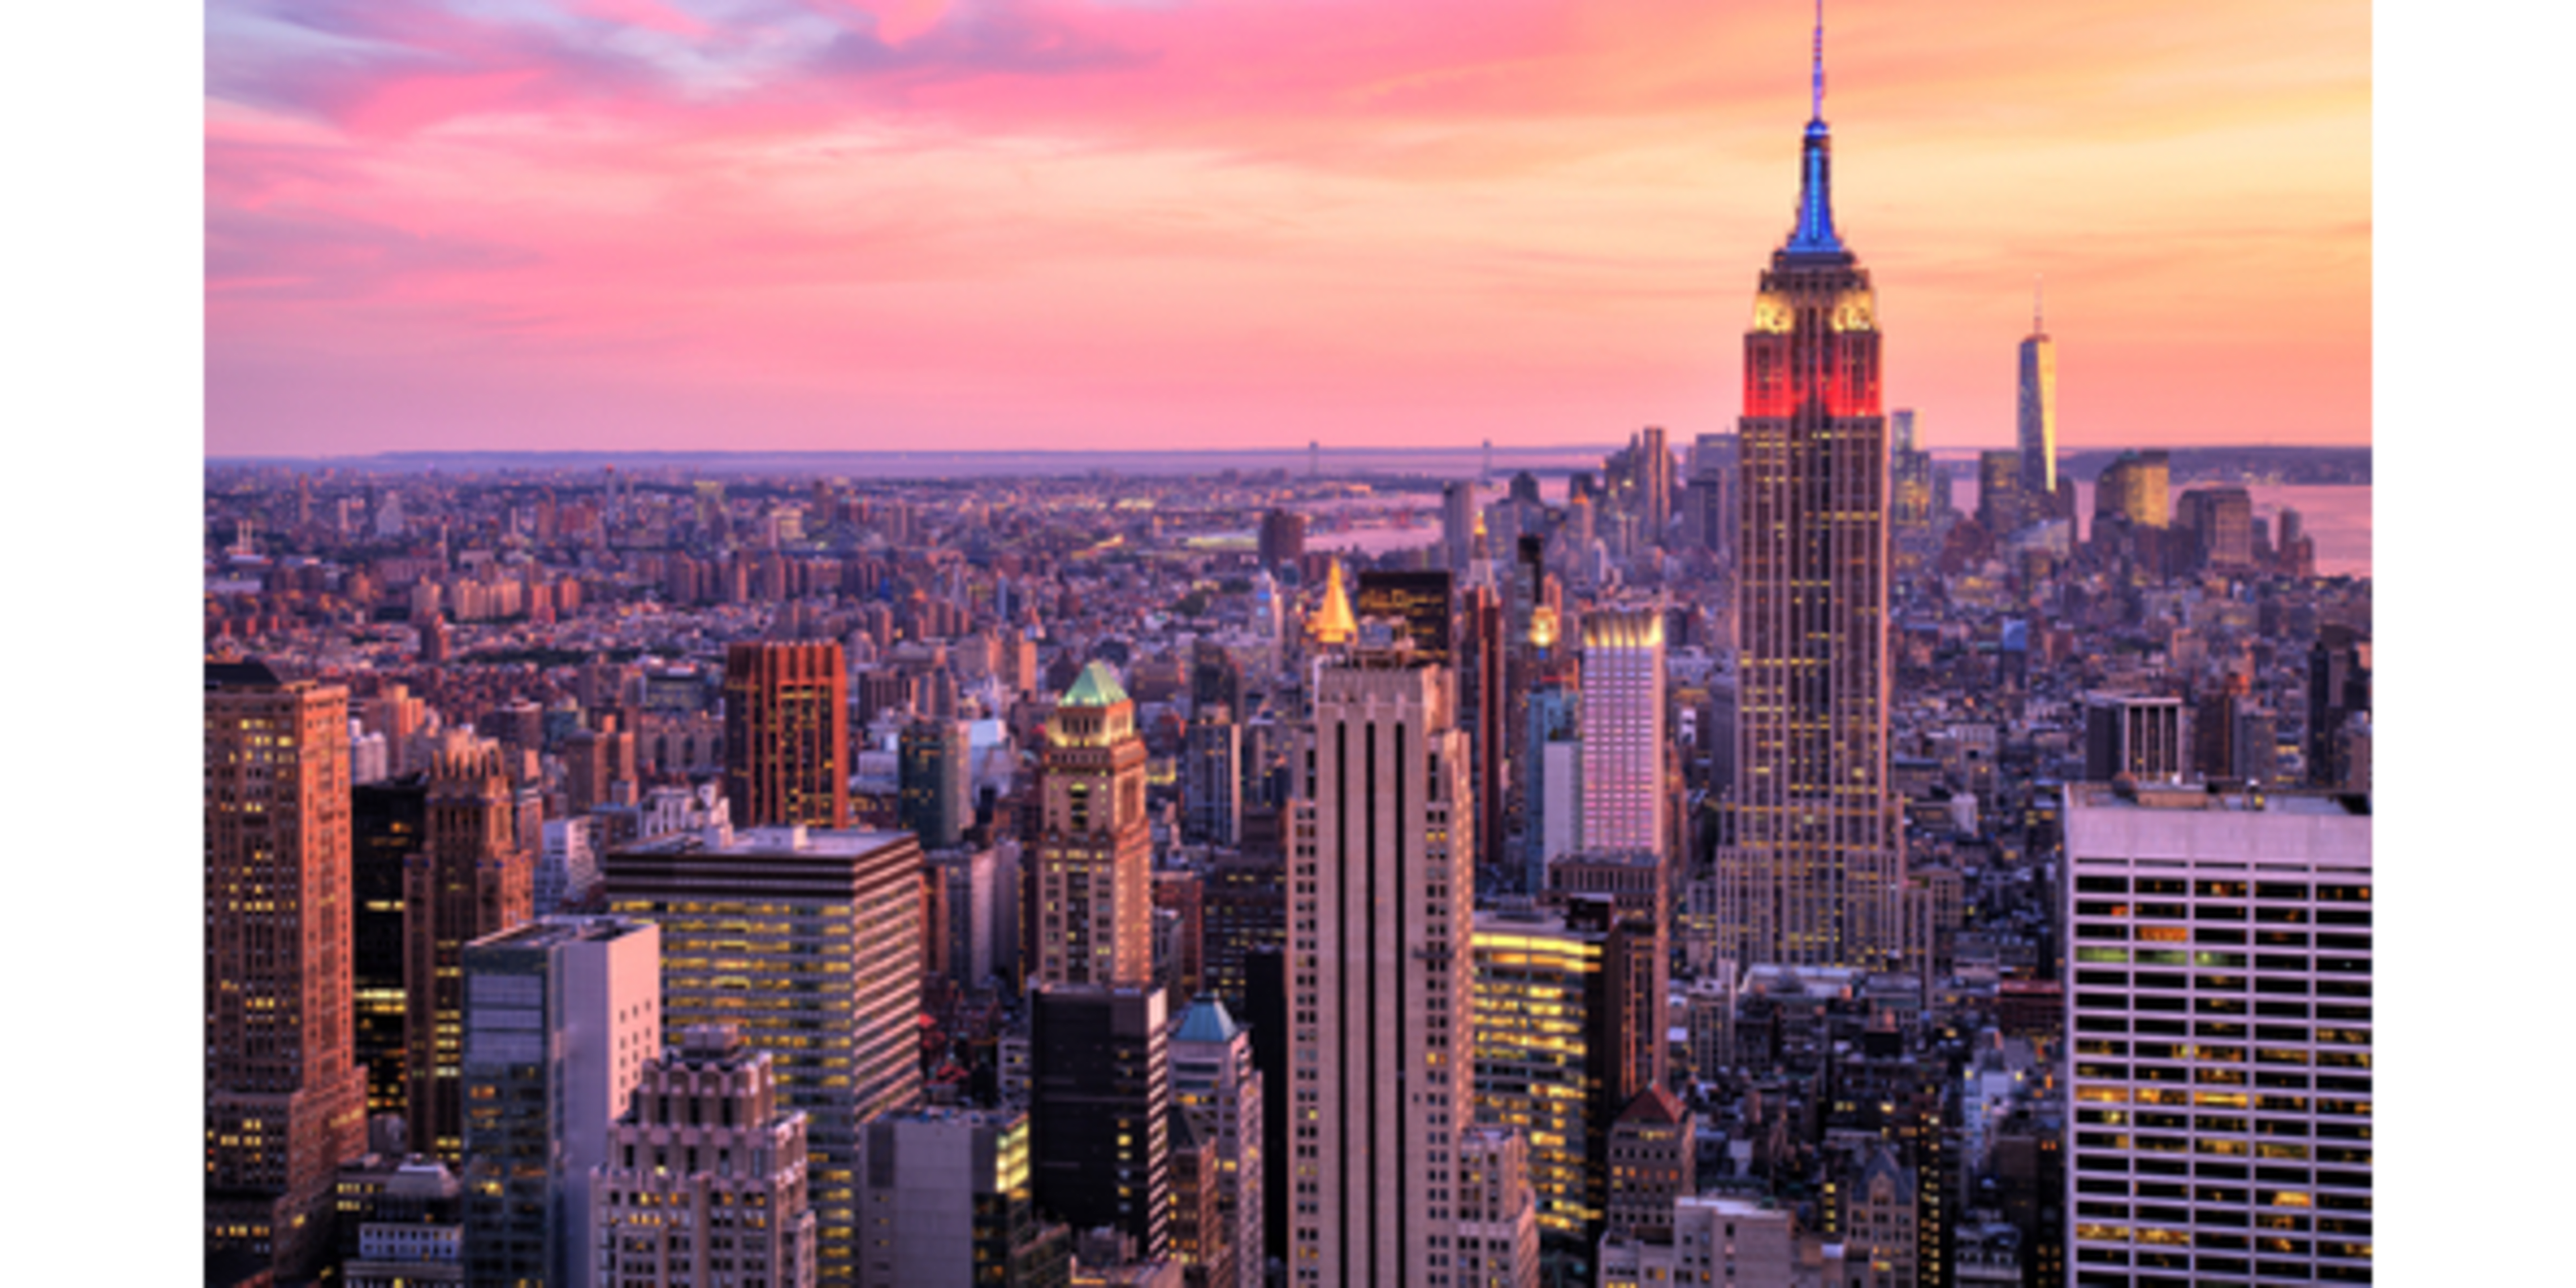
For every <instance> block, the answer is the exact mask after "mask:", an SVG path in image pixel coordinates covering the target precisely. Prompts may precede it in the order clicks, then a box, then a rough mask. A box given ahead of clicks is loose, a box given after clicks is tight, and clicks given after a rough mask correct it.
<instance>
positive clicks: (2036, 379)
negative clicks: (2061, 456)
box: [2016, 297, 2057, 500]
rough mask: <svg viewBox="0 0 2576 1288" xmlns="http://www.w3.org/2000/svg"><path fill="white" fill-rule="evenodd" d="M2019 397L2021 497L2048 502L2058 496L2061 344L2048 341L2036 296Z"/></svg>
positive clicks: (2024, 344)
mask: <svg viewBox="0 0 2576 1288" xmlns="http://www.w3.org/2000/svg"><path fill="white" fill-rule="evenodd" d="M2019 395H2020V396H2019V398H2018V399H2017V400H2016V410H2017V412H2018V415H2017V417H2016V420H2017V422H2018V426H2019V429H2020V433H2019V434H2018V435H2017V437H2016V442H2017V444H2018V446H2019V447H2020V448H2021V480H2020V481H2021V494H2022V495H2023V496H2026V497H2030V498H2032V499H2034V500H2044V499H2046V498H2049V497H2054V496H2056V495H2057V342H2056V341H2055V340H2052V339H2050V338H2048V327H2047V326H2046V325H2044V324H2043V323H2042V321H2041V316H2040V310H2039V302H2038V300H2037V298H2036V297H2034V298H2033V299H2032V301H2031V310H2030V334H2029V335H2027V336H2024V337H2022V342H2021V381H2020V385H2019Z"/></svg>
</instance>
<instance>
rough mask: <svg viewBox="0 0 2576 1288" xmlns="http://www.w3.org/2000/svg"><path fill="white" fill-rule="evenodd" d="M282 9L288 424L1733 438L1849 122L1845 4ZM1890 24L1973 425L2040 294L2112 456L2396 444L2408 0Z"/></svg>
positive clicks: (247, 396)
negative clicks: (2117, 447) (1814, 138)
mask: <svg viewBox="0 0 2576 1288" xmlns="http://www.w3.org/2000/svg"><path fill="white" fill-rule="evenodd" d="M236 7H237V6H233V5H226V4H219V5H218V6H217V12H218V15H219V16H220V15H222V14H223V13H225V12H226V11H227V10H230V9H233V8H236ZM271 12H272V13H273V14H275V15H283V17H282V18H272V22H285V23H287V24H288V28H289V29H291V30H292V31H293V32H294V33H296V34H295V36H294V38H293V39H289V38H287V37H286V36H284V35H280V34H278V30H277V29H275V28H260V29H258V30H259V31H261V32H265V33H267V34H264V35H262V34H242V32H243V29H241V28H238V27H234V26H228V25H226V24H224V23H222V22H215V23H211V24H210V29H209V31H210V34H209V78H208V80H209V86H210V95H211V98H210V102H209V104H208V124H207V154H206V155H207V162H206V164H207V179H206V181H207V218H208V304H207V308H208V348H209V352H208V372H209V401H208V408H209V435H210V440H209V441H210V443H239V444H242V445H243V446H242V448H241V450H249V447H250V445H253V444H255V443H256V442H259V441H265V440H264V439H262V437H261V436H263V435H272V434H287V433H308V434H309V433H320V432H323V431H322V430H321V429H320V428H319V427H320V426H322V425H324V424H329V425H336V426H339V427H340V429H339V430H338V431H336V432H343V433H347V434H350V435H352V436H353V437H352V438H351V440H350V441H352V442H375V441H378V440H379V439H383V441H395V439H396V438H399V436H401V435H418V434H421V433H426V432H428V431H429V427H431V426H434V425H439V424H447V425H449V426H450V430H449V431H448V432H450V433H451V434H457V433H462V434H475V433H487V434H491V435H495V436H496V437H495V439H494V441H496V442H500V443H509V442H527V443H544V442H553V441H569V440H565V439H564V436H565V435H572V434H576V433H583V434H587V433H599V432H610V431H606V430H600V429H597V428H595V427H596V426H598V425H603V424H610V423H614V424H615V425H617V426H619V428H618V429H617V430H615V431H614V432H617V433H622V434H638V435H641V434H648V433H649V434H653V435H661V436H664V437H668V436H671V435H684V434H685V433H686V432H688V430H687V427H686V423H685V422H686V418H687V417H688V416H691V415H696V414H698V413H696V412H694V411H687V410H685V409H702V408H709V407H719V408H721V407H731V408H736V409H739V416H738V417H736V418H735V420H734V421H733V422H731V423H733V424H734V425H735V428H733V429H731V430H728V431H727V432H729V433H734V434H748V433H755V432H757V433H765V434H772V435H775V436H778V437H780V438H781V440H782V442H783V441H785V440H787V439H795V440H796V441H798V442H806V441H840V440H838V439H835V438H833V436H834V435H847V434H851V433H860V432H865V433H904V432H924V431H925V430H928V429H930V428H931V427H934V426H938V427H946V428H943V429H941V430H939V431H938V432H949V431H950V430H953V431H954V432H956V433H968V432H970V431H971V433H974V434H983V435H988V436H992V441H993V442H994V444H995V445H1007V443H1009V442H1017V441H1037V442H1044V441H1055V440H1056V439H1058V438H1061V437H1063V436H1066V435H1079V434H1109V433H1113V432H1116V433H1143V434H1160V435H1163V436H1165V437H1166V438H1172V439H1175V440H1176V441H1177V439H1178V438H1183V437H1186V436H1187V435H1188V434H1191V433H1203V432H1206V427H1208V426H1211V425H1227V426H1231V427H1234V429H1232V430H1230V431H1229V432H1246V433H1248V432H1252V431H1253V429H1254V428H1255V427H1258V428H1259V430H1260V432H1262V433H1265V434H1271V435H1273V436H1274V437H1276V438H1277V439H1278V441H1303V439H1304V438H1306V437H1310V436H1312V434H1313V432H1314V430H1315V426H1314V425H1311V424H1309V425H1306V426H1305V427H1304V428H1301V427H1300V425H1301V423H1302V422H1301V420H1300V418H1301V417H1310V418H1316V419H1317V420H1319V421H1321V422H1323V423H1329V424H1331V425H1333V426H1335V427H1347V428H1348V431H1349V432H1354V433H1356V432H1361V429H1360V427H1362V426H1367V427H1369V432H1377V433H1383V434H1390V435H1394V436H1397V437H1415V436H1428V435H1432V434H1435V433H1438V434H1453V435H1463V436H1466V437H1469V438H1475V437H1489V436H1490V437H1495V438H1497V439H1499V440H1502V441H1514V440H1515V439H1518V440H1519V441H1551V442H1554V441H1565V440H1567V439H1568V438H1580V437H1585V436H1588V435H1598V436H1601V437H1605V438H1607V437H1616V436H1618V435H1621V434H1624V433H1626V432H1627V431H1628V430H1629V429H1632V428H1634V426H1635V425H1636V424H1643V423H1649V422H1663V423H1667V424H1670V425H1673V426H1674V427H1675V432H1686V431H1705V430H1712V429H1721V428H1725V427H1727V426H1728V424H1729V423H1730V422H1731V420H1732V417H1733V414H1734V407H1733V406H1732V400H1733V388H1734V383H1733V382H1734V371H1733V364H1734V362H1735V341H1734V339H1733V335H1734V333H1735V332H1736V331H1737V330H1738V329H1740V328H1741V326H1742V325H1743V324H1744V316H1745V309H1746V307H1747V300H1748V298H1749V293H1750V288H1751V281H1752V278H1753V275H1754V273H1755V272H1756V271H1757V270H1758V268H1759V265H1760V263H1761V262H1762V259H1763V257H1764V255H1766V254H1767V252H1768V250H1769V249H1770V247H1771V246H1772V245H1774V244H1776V243H1777V241H1778V239H1779V237H1780V235H1781V234H1782V233H1783V232H1784V231H1785V230H1786V227H1787V224H1788V219H1789V213H1790V207H1791V203H1792V202H1793V200H1794V198H1795V184H1796V179H1795V172H1794V151H1795V147H1796V130H1797V125H1798V123H1799V121H1800V120H1801V119H1803V117H1804V114H1805V110H1806V99H1805V72H1806V68H1805V65H1804V51H1805V32H1804V24H1805V22H1806V16H1805V10H1804V9H1803V8H1801V7H1799V6H1794V5H1791V6H1772V7H1769V8H1765V9H1761V10H1752V9H1747V8H1744V7H1739V6H1707V5H1704V4H1685V3H1656V2H1653V0H1630V2H1627V3H1609V4H1587V5H1572V4H1560V3H1550V2H1547V0H1477V2H1475V3H1437V2H1435V3H1423V4H1397V5H1389V4H1385V3H1382V2H1376V0H1372V2H1370V3H1359V2H1357V0H1297V2H1294V3H1292V2H1290V0H1238V2H1236V3H1226V4H1178V3H1176V4H1171V5H1164V6H1154V5H1146V4H1112V3H1088V4H1086V3H1076V2H1071V0H953V2H952V3H944V4H943V3H908V2H905V0H888V2H887V3H874V4H856V3H846V2H841V0H767V2H765V3H760V2H755V3H737V4H733V5H729V6H727V7H725V8H724V9H722V10H719V9H717V8H715V7H712V6H707V5H699V4H694V3H693V2H692V0H583V2H582V3H578V4H570V5H564V6H558V7H555V8H552V9H548V8H545V7H542V6H537V5H533V4H531V5H529V6H527V7H526V8H525V9H523V10H515V11H506V13H505V11H502V10H497V9H493V8H490V7H484V6H478V7H477V8H476V9H475V10H474V11H473V13H472V14H470V15H468V14H463V13H459V12H454V11H449V10H445V9H442V8H440V7H438V6H436V5H419V4H408V5H407V4H394V3H386V2H385V0H375V2H373V3H368V4H330V3H303V4H292V5H283V6H277V7H274V8H273V9H272V11H271ZM720 16H721V17H722V18H723V20H722V21H719V17H720ZM1836 18H1837V26H1836V28H1835V30H1834V32H1833V33H1832V34H1831V36H1830V37H1829V47H1830V51H1831V56H1832V58H1833V60H1834V61H1833V63H1832V69H1831V74H1832V81H1831V85H1830V93H1829V98H1828V104H1827V114H1828V116H1829V117H1830V118H1831V119H1832V120H1833V121H1834V123H1835V128H1836V146H1837V154H1836V155H1837V198H1838V205H1839V213H1840V215H1841V222H1842V225H1843V228H1844V231H1845V233H1846V235H1847V236H1848V237H1850V238H1851V239H1852V240H1853V242H1854V244H1855V245H1856V246H1857V247H1858V248H1859V250H1860V252H1861V253H1862V255H1863V256H1864V258H1865V259H1866V260H1867V261H1868V262H1869V263H1870V264H1871V265H1872V266H1873V269H1874V271H1875V272H1876V273H1877V274H1878V280H1879V284H1880V290H1881V293H1882V314H1883V316H1885V317H1887V318H1888V319H1889V320H1890V326H1891V341H1890V346H1889V362H1890V376H1891V385H1892V388H1893V391H1894V393H1895V396H1896V399H1897V401H1899V402H1911V403H1914V404H1916V405H1919V406H1921V407H1922V408H1923V409H1924V412H1925V418H1926V424H1927V426H1929V427H1931V429H1932V432H1933V434H1934V437H1935V441H2002V440H2003V438H2004V437H2005V431H2004V429H2003V427H2004V426H2006V425H2008V424H2009V415H2010V411H2009V404H2010V398H2011V390H2010V377H2009V371H2008V368H2009V358H2010V349H2011V345H2012V343H2013V342H2014V341H2015V340H2016V339H2018V337H2019V332H2020V330H2021V329H2022V328H2023V327H2026V325H2027V317H2028V314H2027V291H2028V283H2029V278H2030V275H2031V273H2032V272H2035V271H2045V272H2046V273H2048V275H2049V278H2050V281H2051V283H2052V286H2051V297H2052V307H2051V314H2052V322H2053V324H2055V325H2056V329H2058V331H2059V334H2060V345H2061V354H2062V359H2061V360H2062V362H2063V363H2064V364H2065V368H2066V370H2067V372H2068V376H2067V382H2066V393H2065V397H2066V399H2067V408H2068V412H2067V416H2068V425H2069V434H2070V439H2071V440H2073V441H2140V442H2146V441H2184V440H2185V438H2186V437H2190V436H2199V441H2206V438H2207V437H2219V438H2225V437H2231V436H2232V437H2236V438H2252V437H2266V436H2270V437H2291V438H2298V437H2307V438H2331V439H2335V440H2337V441H2352V440H2354V439H2357V438H2366V437H2367V435H2368V433H2369V419H2368V418H2369V404H2368V397H2367V381H2366V378H2363V377H2361V376H2356V374H2355V373H2366V371H2367V364H2368V342H2369V308H2368V302H2369V244H2370V230H2369V223H2368V221H2369V203H2368V173H2369V172H2368V141H2369V135H2368V107H2369V100H2368V79H2367V73H2368V39H2367V38H2368V27H2367V14H2366V11H2364V10H2361V9H2360V8H2359V7H2358V6H2354V5H2350V4H2342V5H2336V4H2323V3H2301V2H2298V0H2281V2H2280V3H2276V4H2272V5H2267V6H2246V5H2239V6H2226V7H2221V6H2217V5H2214V4H2185V5H2181V6H2176V5H2173V4H2169V3H2164V4H2148V3H2144V0H2097V2H2096V3H2094V4H2091V5H2088V6H2086V7H2084V8H2082V9H2081V10H2069V9H2066V8H2064V7H2051V6H2041V5H2037V4H2033V3H2028V2H2026V0H2016V2H2011V3H2007V2H2006V0H1988V3H1984V4H1980V5H1976V6H1973V7H1966V8H1962V7H1955V6H1952V7H1943V8H1942V10H1941V12H1940V13H1938V14H1935V13H1932V12H1931V11H1930V8H1929V7H1916V6H1880V7H1877V8H1873V9H1869V10H1855V11H1854V12H1853V13H1851V14H1850V15H1848V17H1846V16H1844V15H1840V14H1838V15H1837V16H1836ZM227 33H231V34H227ZM2061 312H2062V322H2060V321H2059V319H2060V317H2061ZM299 353H301V354H306V355H310V357H311V364H310V365H311V370H310V371H309V372H308V371H304V370H302V369H300V368H299V366H298V364H297V363H296V361H295V360H294V356H295V355H297V354H299ZM326 369H327V370H328V371H329V372H330V373H331V374H329V375H328V376H327V377H326V376H325V374H324V372H325V370H326ZM2186 370H2187V371H2188V378H2183V376H2182V375H2181V374H2180V373H2181V372H2183V371H2186ZM361 374H363V375H364V376H365V380H370V381H375V382H378V383H379V384H380V385H381V386H382V387H383V388H384V389H386V390H397V389H398V390H402V391H404V392H403V394H402V396H401V397H400V398H391V397H388V398H382V399H375V400H370V399H369V398H367V397H366V396H365V392H364V391H365V388H366V384H365V381H362V380H361V379H360V375H361ZM326 391H327V393H326ZM397 403H399V404H400V408H399V410H396V409H395V404H397ZM371 405H372V410H370V407H371ZM325 408H331V409H334V410H332V411H330V412H329V413H328V414H326V413H325V410H324V409H325ZM513 408H517V409H518V410H516V411H513V410H512V409H513ZM582 408H589V409H591V410H587V411H583V410H579V409H582ZM610 408H614V409H616V410H615V413H614V414H613V415H611V414H609V413H608V411H607V410H605V409H610ZM1373 408H1374V409H1376V410H1374V411H1372V409H1373ZM2079 409H2080V410H2081V413H2082V414H2081V415H2079V414H2078V411H2079ZM442 416H445V417H448V418H449V419H448V420H445V421H442V420H441V419H440V418H441V417H442ZM1373 417H1374V419H1372V418H1373ZM764 418H765V419H764ZM295 426H303V427H304V428H301V429H298V428H294V427H295ZM760 426H766V428H759V427H760ZM902 426H910V427H913V428H911V429H902V428H899V427H902ZM582 427H592V428H582ZM2096 434H2098V435H2101V436H2102V437H2101V438H2100V439H2098V440H2097V439H2094V438H2092V437H2091V436H2093V435H2096ZM387 436H393V437H387ZM817 436H819V437H817ZM1013 436H1017V437H1016V438H1015V437H1013Z"/></svg>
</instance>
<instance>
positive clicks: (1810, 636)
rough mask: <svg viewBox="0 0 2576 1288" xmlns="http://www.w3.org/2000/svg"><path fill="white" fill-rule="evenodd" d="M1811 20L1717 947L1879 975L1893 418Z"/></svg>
mask: <svg viewBox="0 0 2576 1288" xmlns="http://www.w3.org/2000/svg"><path fill="white" fill-rule="evenodd" d="M1817 9H1818V13H1817V24H1816V44H1815V100H1814V105H1815V106H1814V112H1813V114H1812V116H1811V117H1810V119H1809V120H1808V122H1807V129H1806V138H1805V140H1804V143H1803V145H1802V147H1801V149H1800V191H1799V195H1798V222H1797V226H1796V227H1795V228H1794V229H1792V230H1791V232H1790V234H1789V239H1788V242H1787V243H1786V244H1785V245H1783V246H1781V247H1780V249H1778V250H1776V251H1773V252H1772V254H1771V265H1770V267H1769V268H1768V269H1766V270H1764V272H1763V274H1762V278H1761V285H1760V289H1759V291H1758V292H1757V294H1756V295H1755V296H1754V300H1753V328H1752V329H1751V330H1750V331H1748V332H1746V333H1745V336H1744V415H1743V418H1742V420H1741V421H1740V422H1739V430H1740V433H1741V435H1742V446H1741V449H1740V454H1739V458H1738V465H1737V469H1738V479H1739V484H1740V486H1741V489H1742V490H1741V493H1740V495H1741V497H1742V498H1743V499H1742V502H1741V506H1740V519H1739V527H1738V530H1737V534H1736V536H1737V547H1736V548H1737V550H1738V552H1739V560H1740V563H1739V570H1738V576H1737V581H1736V610H1737V621H1738V623H1739V628H1740V631H1741V637H1742V638H1741V652H1740V659H1739V660H1740V672H1741V686H1742V687H1741V694H1742V697H1741V707H1740V710H1739V713H1738V718H1737V724H1736V737H1737V739H1738V742H1737V746H1736V757H1737V759H1736V764H1737V766H1738V767H1739V768H1738V777H1737V795H1736V799H1737V826H1736V836H1735V844H1733V845H1732V846H1728V847H1725V848H1723V849H1721V850H1720V851H1719V853H1718V856H1717V872H1716V884H1717V891H1716V893H1717V896H1718V898H1717V905H1718V906H1717V913H1718V927H1717V929H1718V951H1719V952H1720V953H1723V954H1728V955H1731V956H1732V957H1733V958H1734V960H1736V961H1737V962H1740V963H1755V962H1778V963H1784V964H1801V965H1838V966H1875V965H1878V964H1881V963H1885V962H1887V961H1888V960H1890V959H1891V958H1892V957H1894V956H1895V955H1896V954H1897V952H1898V951H1899V949H1900V948H1901V943H1900V940H1899V921H1898V918H1897V915H1896V913H1897V897H1898V890H1899V886H1900V883H1901V881H1902V878H1903V862H1902V857H1901V855H1900V853H1899V846H1900V845H1901V844H1902V838H1903V832H1902V830H1901V828H1900V827H1899V825H1898V818H1897V810H1896V803H1895V801H1894V799H1893V798H1892V797H1891V796H1890V795H1889V793H1888V764H1887V741H1888V739H1887V725H1888V704H1889V698H1890V692H1891V689H1892V687H1893V681H1892V672H1891V670H1890V666H1889V659H1888V652H1887V602H1888V524H1887V506H1888V456H1887V420H1886V417H1885V416H1883V415H1881V414H1880V411H1879V401H1880V391H1879V345H1880V340H1881V335H1880V332H1879V329H1878V309H1877V297H1876V294H1875V293H1874V292H1873V291H1872V289H1871V287H1870V280H1869V272H1868V270H1866V269H1864V268H1862V267H1861V266H1860V260H1859V258H1858V257H1857V256H1855V255H1853V253H1852V252H1851V250H1850V249H1849V248H1848V247H1846V246H1845V245H1844V244H1843V241H1842V238H1841V237H1840V236H1839V235H1838V234H1837V233H1836V232H1835V231H1834V210H1833V189H1832V175H1833V171H1832V135H1831V132H1830V131H1829V130H1828V129H1827V128H1826V126H1825V119H1824V98H1825V70H1824V47H1825V35H1824V21H1823V6H1822V4H1821V3H1819V5H1818V6H1817Z"/></svg>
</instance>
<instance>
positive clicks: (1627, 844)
mask: <svg viewBox="0 0 2576 1288" xmlns="http://www.w3.org/2000/svg"><path fill="white" fill-rule="evenodd" d="M1581 727H1582V738H1583V741H1582V747H1583V751H1582V756H1583V773H1582V779H1581V781H1582V785H1583V786H1582V791H1583V812H1582V820H1583V824H1582V826H1583V831H1582V837H1583V840H1582V847H1583V848H1584V849H1587V850H1630V851H1636V850H1643V851H1647V852H1650V853H1653V854H1655V855H1656V856H1658V857H1659V858H1660V857H1661V856H1662V855H1663V853H1664V839H1665V835H1666V833H1667V832H1669V831H1670V825H1671V810H1670V804H1671V799H1670V795H1669V793H1667V792H1666V791H1665V786H1666V784H1665V781H1664V767H1665V766H1664V758H1665V756H1666V754H1667V752H1668V751H1669V749H1670V742H1671V740H1670V739H1668V738H1666V737H1665V736H1664V615H1663V613H1662V612H1661V611H1660V610H1658V609H1654V608H1625V609H1623V608H1604V609H1598V610H1595V611H1593V612H1590V613H1586V614H1584V617H1583V716H1582V726H1581Z"/></svg>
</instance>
